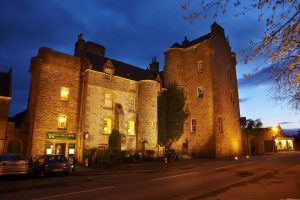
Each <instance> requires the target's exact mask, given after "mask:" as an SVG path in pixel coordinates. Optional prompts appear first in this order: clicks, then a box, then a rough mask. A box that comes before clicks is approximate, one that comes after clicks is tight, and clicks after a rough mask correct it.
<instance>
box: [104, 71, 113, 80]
mask: <svg viewBox="0 0 300 200" xmlns="http://www.w3.org/2000/svg"><path fill="white" fill-rule="evenodd" d="M111 74H112V71H111V70H109V69H105V70H104V79H106V80H111Z"/></svg>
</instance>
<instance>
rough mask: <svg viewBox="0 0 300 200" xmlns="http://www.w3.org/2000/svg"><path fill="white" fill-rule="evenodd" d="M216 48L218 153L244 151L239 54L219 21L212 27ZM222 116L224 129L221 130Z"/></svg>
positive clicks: (231, 154)
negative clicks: (237, 73) (238, 68)
mask: <svg viewBox="0 0 300 200" xmlns="http://www.w3.org/2000/svg"><path fill="white" fill-rule="evenodd" d="M211 34H212V48H213V50H214V51H213V52H214V53H213V55H212V59H213V65H212V68H213V69H212V71H213V73H212V75H213V81H212V84H213V93H214V129H215V137H216V157H224V156H225V157H226V156H235V155H241V154H242V136H241V129H240V111H239V100H238V88H237V79H236V70H235V66H236V60H235V54H234V53H232V52H231V49H230V46H229V44H228V41H227V39H226V38H225V35H224V30H223V28H221V27H220V26H219V25H217V24H213V25H212V27H211ZM220 118H221V120H222V124H223V130H222V131H220V130H219V119H220Z"/></svg>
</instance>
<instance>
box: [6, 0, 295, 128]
mask: <svg viewBox="0 0 300 200" xmlns="http://www.w3.org/2000/svg"><path fill="white" fill-rule="evenodd" d="M183 2H184V1H181V0H164V1H161V0H152V1H146V0H122V1H121V0H89V1H79V0H78V1H77V0H76V1H75V0H51V1H46V0H41V1H35V0H24V1H19V0H2V1H1V7H0V29H1V30H0V71H7V70H8V69H9V67H10V66H13V100H12V104H11V109H10V115H13V114H15V113H17V112H20V111H22V110H24V109H25V108H26V106H27V100H28V94H29V84H30V75H29V72H28V70H29V65H30V59H31V57H33V56H35V55H36V54H37V51H38V48H40V47H50V48H53V49H55V50H57V51H61V52H65V53H69V54H73V51H74V43H75V42H76V40H77V36H78V34H79V33H83V34H84V37H85V40H89V41H93V42H96V43H100V44H102V45H104V46H105V47H106V56H108V57H111V58H114V59H118V60H121V61H123V62H127V63H130V64H133V65H136V66H140V67H143V68H145V67H147V66H148V64H149V63H150V61H151V58H152V57H153V56H156V57H157V58H158V60H159V62H160V67H161V69H162V67H163V65H164V50H165V49H166V48H168V47H170V46H171V45H172V44H173V43H174V42H182V40H183V38H184V36H187V37H188V38H189V39H194V38H197V37H199V36H202V35H204V34H206V33H208V32H210V25H211V24H212V23H213V21H214V20H213V19H210V18H207V19H199V20H197V21H195V22H194V23H190V22H189V21H187V20H184V19H183V15H185V13H184V11H183V10H182V9H181V7H180V5H181V3H183ZM234 13H236V11H235V10H234V9H229V11H228V13H227V14H226V15H224V16H221V17H219V18H217V19H216V20H217V22H218V23H219V24H220V25H221V26H223V27H224V29H225V32H226V35H227V36H228V38H229V41H230V44H231V47H232V49H233V51H236V52H239V51H241V50H243V49H245V48H246V47H247V46H248V45H249V43H250V40H254V41H257V40H259V39H260V37H261V34H262V33H263V30H264V25H263V24H260V23H258V22H257V17H256V13H250V14H249V15H247V16H242V17H239V18H236V17H234ZM238 60H239V61H242V60H243V57H242V55H238ZM259 64H260V62H259V61H255V62H251V63H249V64H247V65H245V64H242V63H239V64H238V65H237V76H238V79H239V98H240V99H241V102H240V110H241V116H245V117H247V118H252V119H257V118H260V119H261V120H262V122H263V124H264V126H270V125H274V124H278V123H281V122H282V127H283V128H300V121H299V120H300V115H299V113H296V112H295V111H294V110H290V109H289V108H288V106H287V105H286V104H281V105H280V104H279V105H278V104H275V102H274V101H273V100H272V97H271V95H270V94H269V93H270V92H269V88H270V87H269V84H268V82H267V81H266V80H265V79H266V77H267V76H266V73H265V71H258V72H254V68H256V67H257V66H258V65H259ZM247 73H251V74H253V73H254V74H253V76H252V77H251V78H244V77H243V75H244V74H247Z"/></svg>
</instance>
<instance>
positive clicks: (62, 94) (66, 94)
mask: <svg viewBox="0 0 300 200" xmlns="http://www.w3.org/2000/svg"><path fill="white" fill-rule="evenodd" d="M68 98H69V88H67V87H61V89H60V100H62V101H67V100H68Z"/></svg>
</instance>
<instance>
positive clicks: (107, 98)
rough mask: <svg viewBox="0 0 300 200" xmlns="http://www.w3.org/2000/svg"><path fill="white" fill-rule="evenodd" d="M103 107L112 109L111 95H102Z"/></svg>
mask: <svg viewBox="0 0 300 200" xmlns="http://www.w3.org/2000/svg"><path fill="white" fill-rule="evenodd" d="M104 96H105V97H104V98H105V99H104V107H105V108H112V94H107V93H105V95H104Z"/></svg>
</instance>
